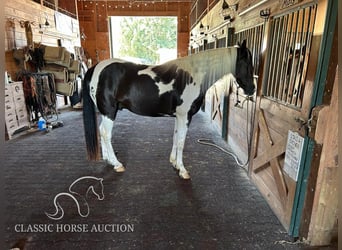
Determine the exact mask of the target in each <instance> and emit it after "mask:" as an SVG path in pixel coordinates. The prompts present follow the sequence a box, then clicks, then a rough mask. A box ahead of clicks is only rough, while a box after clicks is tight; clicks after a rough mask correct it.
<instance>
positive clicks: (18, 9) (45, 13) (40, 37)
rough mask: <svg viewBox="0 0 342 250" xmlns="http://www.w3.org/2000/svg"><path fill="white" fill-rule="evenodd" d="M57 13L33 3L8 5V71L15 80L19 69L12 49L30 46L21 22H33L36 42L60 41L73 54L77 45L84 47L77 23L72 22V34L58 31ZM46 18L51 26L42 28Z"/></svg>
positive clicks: (18, 1) (14, 0)
mask: <svg viewBox="0 0 342 250" xmlns="http://www.w3.org/2000/svg"><path fill="white" fill-rule="evenodd" d="M54 13H55V11H54V10H53V9H50V8H47V7H45V6H42V5H41V4H39V3H36V2H34V1H32V0H11V1H6V2H5V53H6V57H5V70H6V71H8V72H9V74H10V75H11V76H12V79H13V80H15V76H16V73H17V72H18V71H19V70H20V68H19V67H18V65H17V64H16V62H15V61H14V59H13V50H16V49H21V48H24V47H26V46H27V40H26V34H25V28H24V27H22V26H21V25H20V22H23V21H30V22H31V27H32V33H33V42H34V43H37V44H44V45H50V46H58V42H57V40H58V39H60V40H61V42H62V46H66V47H67V49H68V50H69V51H71V52H73V49H74V46H80V45H81V43H80V34H79V22H78V20H77V19H73V20H72V22H73V26H74V32H73V34H72V35H65V34H63V33H61V32H59V31H57V30H56V26H55V18H54ZM46 18H47V20H48V22H49V24H50V25H49V27H46V28H42V29H41V28H39V24H43V23H45V21H46ZM13 25H14V27H13Z"/></svg>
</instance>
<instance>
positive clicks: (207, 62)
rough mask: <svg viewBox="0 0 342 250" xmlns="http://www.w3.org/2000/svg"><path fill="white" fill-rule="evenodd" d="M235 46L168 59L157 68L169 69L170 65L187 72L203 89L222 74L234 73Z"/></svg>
mask: <svg viewBox="0 0 342 250" xmlns="http://www.w3.org/2000/svg"><path fill="white" fill-rule="evenodd" d="M236 58H237V48H236V47H228V48H219V49H215V50H206V51H202V52H199V53H196V54H193V55H189V56H185V57H180V58H177V59H174V60H171V61H168V62H166V63H164V64H162V65H160V66H158V68H164V69H165V70H167V69H171V68H172V65H177V67H179V68H181V69H183V70H185V71H187V72H189V73H190V74H191V76H192V77H193V78H194V80H195V82H196V83H199V84H200V85H201V86H202V87H203V88H204V89H208V88H209V87H210V85H211V84H213V83H214V82H216V81H217V80H219V79H220V78H222V77H223V76H224V75H226V74H229V73H232V74H234V73H235V66H236Z"/></svg>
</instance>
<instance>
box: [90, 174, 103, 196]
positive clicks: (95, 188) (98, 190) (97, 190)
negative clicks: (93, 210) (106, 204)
mask: <svg viewBox="0 0 342 250" xmlns="http://www.w3.org/2000/svg"><path fill="white" fill-rule="evenodd" d="M96 180H97V181H98V183H96V184H94V185H91V186H89V188H88V191H87V193H88V192H89V191H90V190H91V191H92V192H93V194H94V195H96V197H97V199H98V200H103V199H104V193H103V178H96Z"/></svg>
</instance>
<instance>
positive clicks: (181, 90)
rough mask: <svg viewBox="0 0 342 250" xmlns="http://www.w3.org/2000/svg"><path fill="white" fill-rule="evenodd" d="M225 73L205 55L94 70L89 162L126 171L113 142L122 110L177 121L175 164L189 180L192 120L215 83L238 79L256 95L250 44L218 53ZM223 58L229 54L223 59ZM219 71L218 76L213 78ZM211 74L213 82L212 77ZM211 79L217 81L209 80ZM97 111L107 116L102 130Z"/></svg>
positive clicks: (87, 124) (89, 77)
mask: <svg viewBox="0 0 342 250" xmlns="http://www.w3.org/2000/svg"><path fill="white" fill-rule="evenodd" d="M212 51H213V52H208V53H216V54H215V56H216V58H220V59H219V60H216V61H219V63H217V64H218V66H219V67H221V68H222V69H221V70H217V69H212V68H211V67H213V65H214V63H211V61H210V59H213V58H214V55H212V58H210V57H211V56H210V55H211V54H202V55H201V53H205V52H201V53H198V54H195V55H191V56H188V57H185V58H180V59H176V60H174V61H171V62H167V63H165V64H161V65H141V64H134V63H131V62H126V61H122V60H118V59H108V60H105V61H101V62H99V63H98V64H97V65H95V66H94V67H92V68H90V69H89V70H88V71H87V73H86V75H85V78H84V82H83V120H84V130H85V137H86V146H87V153H88V158H89V160H99V159H100V150H99V143H98V131H99V132H100V139H101V140H100V141H101V149H102V158H103V160H106V161H108V163H109V164H111V165H112V166H113V167H114V170H115V171H117V172H123V171H124V170H125V168H124V166H123V165H122V163H121V162H119V161H118V159H117V158H116V155H115V153H114V150H113V147H112V143H111V138H112V129H113V123H114V120H115V117H116V114H117V112H118V110H120V109H123V108H125V109H128V110H130V111H132V112H134V113H136V114H139V115H145V116H152V117H159V116H174V117H176V122H175V129H174V135H173V147H172V151H171V155H170V162H171V163H172V165H173V166H174V168H176V169H177V170H179V176H180V177H181V178H183V179H189V178H190V175H189V173H188V171H187V170H186V169H185V167H184V165H183V148H184V143H185V137H186V133H187V130H188V127H189V124H190V122H191V118H192V116H193V115H194V114H196V113H197V112H198V110H199V109H200V107H201V105H202V103H203V99H204V96H205V92H206V90H207V89H208V87H210V84H213V83H214V82H215V81H217V80H219V79H220V78H221V77H223V76H224V75H226V74H232V75H233V77H234V79H235V80H236V82H237V83H238V84H239V86H240V87H242V88H243V90H244V92H245V94H246V95H252V94H253V93H254V92H255V86H254V82H253V65H252V55H251V52H250V51H249V50H248V48H247V47H246V41H243V43H242V44H241V45H239V46H236V47H230V48H225V49H223V50H220V49H217V50H212ZM222 53H225V54H223V55H222ZM213 72H214V73H213ZM209 75H210V77H209ZM209 78H211V79H209ZM96 108H97V109H98V111H99V112H100V114H101V115H102V120H101V123H100V125H99V127H98V124H97V119H96Z"/></svg>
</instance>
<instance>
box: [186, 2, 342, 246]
mask: <svg viewBox="0 0 342 250" xmlns="http://www.w3.org/2000/svg"><path fill="white" fill-rule="evenodd" d="M226 1H227V0H226ZM202 2H203V1H200V0H198V1H196V2H195V3H194V4H195V5H196V4H199V5H200V4H202ZM207 2H208V5H207V9H205V11H204V13H205V14H202V15H198V16H199V17H200V18H199V19H198V20H191V21H192V23H191V34H192V35H193V38H192V39H191V41H190V45H192V44H194V45H195V44H204V42H203V41H205V40H210V39H211V37H208V35H211V34H212V30H215V29H216V28H217V27H221V26H222V25H226V26H227V27H230V28H233V29H234V31H235V32H236V33H237V32H240V31H244V30H248V29H250V28H251V27H254V26H256V25H261V24H263V25H264V27H265V30H264V32H265V36H264V37H263V42H262V44H261V47H262V48H261V55H260V65H261V67H260V70H259V72H257V75H258V80H257V89H258V92H257V95H256V96H253V98H252V99H251V100H249V101H248V102H247V101H246V102H244V105H241V106H240V107H235V103H236V98H237V93H236V90H234V89H233V91H232V92H231V93H230V95H229V96H228V97H227V98H228V100H227V101H226V104H225V105H226V106H225V107H222V105H223V104H224V103H223V102H222V99H219V100H216V99H217V98H216V96H215V95H217V96H220V95H221V94H222V93H220V92H219V93H214V92H208V93H207V100H206V105H207V106H209V108H208V109H206V112H209V115H210V117H211V118H212V123H213V125H214V126H215V127H216V128H217V130H218V133H222V131H223V130H224V129H223V126H226V127H225V129H227V130H228V132H227V134H228V137H227V138H225V139H226V140H227V143H228V146H229V148H231V150H232V151H233V152H234V153H235V154H236V155H237V156H238V158H239V159H240V161H241V162H245V161H246V160H247V159H248V158H249V154H250V153H252V155H251V156H250V164H249V168H250V171H251V172H252V173H251V179H252V180H253V182H254V183H255V184H256V186H257V187H258V189H259V191H260V192H261V193H262V194H263V195H264V197H265V199H266V200H267V201H268V203H269V204H270V206H271V208H272V209H273V211H274V212H275V214H276V215H277V216H278V218H279V220H280V222H281V223H283V225H284V227H285V228H286V229H289V223H290V218H291V215H292V212H293V210H292V208H293V207H292V205H293V204H292V202H287V203H286V204H285V206H284V205H283V204H282V203H281V202H282V201H281V200H280V202H279V203H276V202H275V199H273V198H271V196H272V195H270V193H271V192H274V193H276V196H278V195H279V194H278V193H279V189H278V188H277V185H278V184H279V183H281V182H282V181H283V180H284V179H283V178H285V182H283V183H285V190H286V191H287V192H288V193H287V195H288V196H287V199H288V200H291V201H292V200H294V199H295V198H294V196H295V190H296V186H295V185H296V182H295V181H292V182H293V183H294V188H292V187H291V190H290V189H288V188H289V184H288V183H289V181H288V179H289V178H288V176H286V173H284V171H283V169H282V168H283V165H284V155H285V154H284V151H282V154H281V155H279V156H278V155H277V157H275V158H271V156H270V158H271V159H272V161H273V163H277V164H278V167H277V168H273V166H272V164H273V163H266V164H264V165H263V166H261V168H260V169H259V170H260V171H259V172H254V169H253V164H252V163H251V162H253V157H256V156H255V155H257V154H258V153H259V155H261V153H260V152H258V153H255V151H254V152H250V148H248V144H247V143H246V140H247V139H249V138H250V130H249V129H248V127H249V128H250V127H253V125H254V128H257V126H258V119H256V120H254V117H253V112H254V110H255V109H256V110H261V111H263V110H264V108H265V107H264V106H262V107H261V106H260V105H259V102H258V100H260V99H262V98H263V99H264V100H265V98H264V96H263V94H262V89H261V87H262V84H263V72H264V66H265V65H266V64H265V58H266V54H267V51H268V49H269V48H268V47H267V44H268V41H267V38H268V34H269V33H270V30H269V27H270V25H269V23H270V22H268V21H267V20H265V19H263V18H261V16H260V11H261V10H265V9H269V11H270V14H271V17H275V16H279V15H281V14H286V13H290V12H291V11H292V10H297V9H299V6H307V5H308V4H311V3H313V2H314V1H308V0H302V1H293V2H294V5H292V6H284V5H283V3H286V2H287V3H289V2H291V1H279V0H268V1H265V2H264V3H263V4H261V5H259V6H258V7H256V8H254V9H251V10H250V11H248V12H246V13H243V14H241V13H242V12H244V11H245V10H246V9H249V8H250V7H252V6H253V5H255V4H258V3H259V2H261V1H258V0H240V1H238V4H239V5H238V9H237V11H234V10H231V15H232V16H233V21H231V22H227V21H224V20H223V18H222V16H221V15H220V11H221V8H222V2H223V1H222V0H220V1H219V2H218V3H217V4H216V5H215V6H214V7H213V6H210V5H209V3H210V1H207ZM227 2H228V3H229V4H233V3H234V2H235V3H236V2H237V1H229V0H228V1H227ZM316 3H318V9H317V15H316V19H315V20H316V22H315V24H314V25H315V28H314V33H313V37H312V41H311V43H312V49H311V51H310V61H309V63H308V65H309V67H308V71H307V74H306V89H305V91H306V93H305V94H308V93H307V92H310V91H313V88H314V86H313V84H314V82H315V77H316V70H317V62H318V57H319V49H320V48H321V40H322V34H323V30H324V26H325V20H326V6H327V3H328V1H327V0H319V1H317V2H316ZM193 8H194V7H192V10H193ZM193 22H194V23H193ZM200 25H202V26H203V27H205V29H204V30H205V31H204V32H205V33H206V34H208V35H206V34H204V35H203V34H200V33H201V29H200ZM202 31H203V30H202ZM191 51H193V50H191ZM194 51H195V52H197V51H196V50H194ZM329 67H331V68H333V67H334V65H331V64H330V65H329ZM335 67H336V65H335ZM333 75H334V73H333V72H331V74H330V76H329V77H330V78H331V76H333ZM326 82H327V84H330V83H329V82H333V81H330V80H329V79H327V81H326ZM337 85H338V79H337V78H336V80H335V81H334V83H333V88H332V87H331V86H330V87H329V86H328V88H329V91H327V93H328V96H327V99H329V101H328V102H326V101H325V104H324V108H323V111H324V112H323V111H322V112H320V113H319V114H320V116H321V117H320V120H319V125H318V126H319V127H318V128H317V130H316V138H315V143H316V144H317V145H318V146H319V147H320V148H321V149H322V152H320V153H321V154H319V155H315V156H314V160H313V162H312V166H311V167H312V169H311V172H310V183H309V184H310V186H309V187H308V190H303V191H304V192H307V197H308V196H310V195H311V197H309V198H310V202H308V199H309V198H306V201H305V204H304V209H303V216H302V217H301V223H302V225H301V232H300V236H304V237H305V238H306V237H308V241H307V242H308V243H310V244H312V245H326V244H329V243H330V242H331V241H332V240H334V238H335V237H336V235H337V224H338V222H337V179H336V173H337V172H338V170H337V166H338V160H337V158H338V157H337V154H338V153H337V148H338V147H337V141H336V138H337V129H338V126H337V116H336V114H337V111H336V109H337V104H336V103H335V101H336V100H337V99H338V91H337ZM238 94H239V95H238V96H240V98H241V99H240V100H241V102H242V101H243V100H244V95H242V94H241V93H238ZM308 96H311V95H308ZM330 98H331V99H330ZM309 100H310V99H309ZM215 102H216V104H215ZM217 102H220V103H219V104H220V105H221V110H224V109H226V111H225V113H222V114H221V116H222V117H224V116H225V118H223V119H218V118H217V115H216V116H215V117H213V114H214V112H217V110H215V108H213V107H215V106H216V107H217V106H218V104H217ZM265 103H266V102H265ZM267 103H268V104H269V105H268V108H269V109H270V110H278V111H279V112H278V113H277V116H270V115H269V114H268V113H267V112H264V113H265V117H266V120H267V122H268V123H267V126H268V129H270V128H271V127H272V126H273V127H277V129H278V130H279V131H282V132H283V133H281V134H280V133H279V134H275V133H273V132H274V131H273V130H271V129H270V131H269V132H270V135H271V138H272V139H273V142H272V143H275V144H276V143H278V141H282V140H284V139H286V138H287V132H288V128H287V127H286V126H285V125H284V124H282V121H283V120H282V117H284V116H288V118H289V119H288V121H289V122H292V123H293V119H294V118H293V117H294V116H291V115H290V113H291V112H290V113H287V114H284V113H282V112H284V111H282V110H285V108H284V107H285V105H282V104H281V103H277V101H275V100H271V99H270V100H268V101H267ZM247 104H248V105H247ZM308 104H310V101H306V103H304V102H303V106H302V107H301V108H300V109H301V110H302V112H303V115H304V116H305V117H309V116H310V112H311V110H310V108H309V105H308ZM294 113H295V112H293V114H294ZM247 114H249V115H247ZM257 114H258V113H257ZM224 119H226V120H227V124H224V122H223V120H224ZM327 121H329V122H327ZM271 125H272V126H271ZM267 126H266V127H267ZM296 126H298V125H296ZM278 130H277V133H278V132H279V131H278ZM255 131H257V129H256V130H255ZM255 131H254V134H255V133H256V132H255ZM263 140H265V142H263ZM259 141H260V145H261V148H262V147H263V146H262V143H264V144H265V145H266V144H269V142H268V141H267V138H264V137H263V138H261V139H260V140H259ZM253 143H254V141H253ZM285 143H286V142H285ZM258 145H259V144H258ZM265 148H271V146H268V147H266V146H265ZM284 150H285V148H284ZM265 152H266V153H265V154H267V150H265ZM254 154H255V155H254ZM270 154H271V153H270ZM315 154H317V152H315ZM251 165H252V166H251ZM270 166H272V169H271V168H270ZM317 169H318V171H317ZM271 170H272V171H271ZM276 171H278V174H279V175H277V174H275V172H276ZM316 171H317V172H316ZM261 172H262V174H261ZM313 175H315V176H313ZM265 176H266V177H265ZM278 177H279V178H278ZM266 178H267V180H268V182H267V181H265V180H266ZM277 178H278V179H277ZM312 179H313V180H317V182H313V181H311V180H312ZM278 186H279V185H278ZM298 186H299V185H298ZM315 190H316V193H314V197H312V196H313V195H312V192H314V191H315ZM280 196H281V195H280ZM308 204H311V205H308ZM282 207H283V208H282ZM282 209H284V210H282ZM285 217H286V220H287V222H286V223H284V221H285V219H284V218H285ZM303 225H304V226H303ZM335 240H336V239H335Z"/></svg>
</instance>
